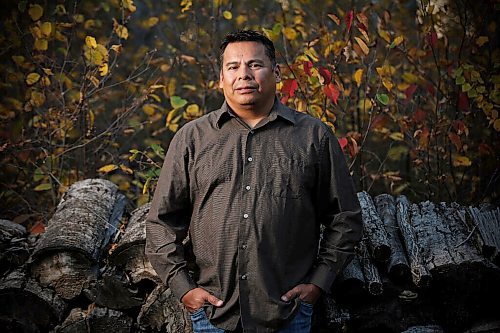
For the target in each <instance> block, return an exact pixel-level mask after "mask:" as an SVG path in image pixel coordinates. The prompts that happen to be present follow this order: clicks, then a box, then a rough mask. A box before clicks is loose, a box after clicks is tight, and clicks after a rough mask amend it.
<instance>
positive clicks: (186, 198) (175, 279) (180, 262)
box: [145, 132, 196, 300]
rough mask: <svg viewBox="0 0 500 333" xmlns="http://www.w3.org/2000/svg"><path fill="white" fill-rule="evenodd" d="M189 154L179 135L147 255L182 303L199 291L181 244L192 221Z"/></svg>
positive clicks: (156, 204)
mask: <svg viewBox="0 0 500 333" xmlns="http://www.w3.org/2000/svg"><path fill="white" fill-rule="evenodd" d="M187 151H188V150H187V146H186V144H185V140H183V135H182V134H181V133H180V132H178V133H177V134H176V135H175V136H174V138H173V139H172V141H171V143H170V147H169V149H168V151H167V155H166V156H165V160H164V163H163V166H162V169H161V173H160V177H159V180H158V184H157V187H156V190H155V193H154V196H153V200H152V202H151V208H150V210H149V214H148V217H147V219H146V249H145V252H146V256H147V257H148V259H149V261H150V262H151V265H152V266H153V268H154V269H155V271H156V273H157V274H158V276H159V277H160V278H161V280H162V281H163V283H165V284H167V285H168V286H169V287H170V289H171V290H172V292H173V293H174V295H175V296H176V297H177V298H178V299H179V300H180V299H181V298H182V297H183V296H184V295H185V294H186V293H187V292H188V291H189V290H191V289H193V288H196V284H195V283H194V281H193V280H192V278H191V277H190V275H189V274H188V269H187V261H186V258H185V252H184V246H183V243H182V241H183V240H184V239H185V238H186V236H187V233H188V229H189V221H190V218H191V208H190V207H191V205H190V194H189V193H190V190H189V173H188V153H187Z"/></svg>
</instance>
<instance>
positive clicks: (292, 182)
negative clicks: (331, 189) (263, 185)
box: [269, 157, 314, 199]
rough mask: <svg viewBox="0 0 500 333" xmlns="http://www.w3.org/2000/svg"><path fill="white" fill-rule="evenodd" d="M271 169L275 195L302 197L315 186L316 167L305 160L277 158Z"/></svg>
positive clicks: (292, 197)
mask: <svg viewBox="0 0 500 333" xmlns="http://www.w3.org/2000/svg"><path fill="white" fill-rule="evenodd" d="M269 170H270V171H271V175H270V177H269V179H270V181H271V183H272V184H271V191H272V194H273V196H275V197H279V198H289V199H300V198H301V197H302V195H303V194H304V193H305V192H307V191H308V190H309V189H310V188H312V186H313V180H314V173H313V172H314V171H313V170H314V169H313V168H312V167H311V166H310V165H309V164H308V163H306V162H304V161H301V160H293V159H289V158H286V157H279V158H275V159H274V160H273V162H272V165H271V166H270V168H269Z"/></svg>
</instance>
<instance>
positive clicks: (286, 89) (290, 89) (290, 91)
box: [281, 79, 299, 97]
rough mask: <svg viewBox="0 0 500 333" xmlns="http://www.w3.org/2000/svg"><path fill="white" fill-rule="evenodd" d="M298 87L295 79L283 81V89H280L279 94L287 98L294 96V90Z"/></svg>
mask: <svg viewBox="0 0 500 333" xmlns="http://www.w3.org/2000/svg"><path fill="white" fill-rule="evenodd" d="M298 87H299V85H298V84H297V80H295V79H286V80H283V88H281V92H282V93H283V94H285V95H288V96H289V97H293V96H295V90H297V88H298Z"/></svg>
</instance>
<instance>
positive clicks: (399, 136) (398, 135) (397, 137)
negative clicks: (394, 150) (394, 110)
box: [389, 132, 405, 141]
mask: <svg viewBox="0 0 500 333" xmlns="http://www.w3.org/2000/svg"><path fill="white" fill-rule="evenodd" d="M389 137H390V138H391V139H393V140H394V141H403V140H404V138H405V137H404V135H403V133H401V132H394V133H391V135H389Z"/></svg>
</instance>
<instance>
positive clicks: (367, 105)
mask: <svg viewBox="0 0 500 333" xmlns="http://www.w3.org/2000/svg"><path fill="white" fill-rule="evenodd" d="M372 106H373V104H372V101H371V100H370V99H369V98H363V99H362V100H360V101H359V104H358V108H359V109H360V110H361V111H364V112H366V111H367V110H370V109H371V108H372Z"/></svg>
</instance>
